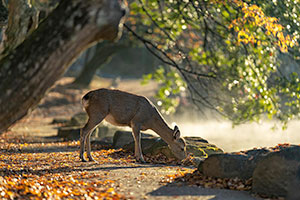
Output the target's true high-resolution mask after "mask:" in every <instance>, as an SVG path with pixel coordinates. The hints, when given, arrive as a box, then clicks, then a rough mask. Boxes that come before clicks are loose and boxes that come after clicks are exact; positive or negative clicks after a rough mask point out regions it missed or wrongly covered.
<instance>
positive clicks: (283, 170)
mask: <svg viewBox="0 0 300 200" xmlns="http://www.w3.org/2000/svg"><path fill="white" fill-rule="evenodd" d="M298 183H300V146H290V147H287V148H283V149H280V150H279V151H275V152H271V153H269V154H268V155H267V156H266V157H264V159H262V160H261V161H259V162H258V163H257V167H256V168H255V170H254V173H253V182H252V192H254V193H258V194H263V195H268V196H279V197H287V196H288V197H289V199H299V198H297V196H298V197H299V196H300V194H299V191H300V184H298ZM295 184H297V185H295Z"/></svg>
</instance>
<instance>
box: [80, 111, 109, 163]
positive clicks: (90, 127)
mask: <svg viewBox="0 0 300 200" xmlns="http://www.w3.org/2000/svg"><path fill="white" fill-rule="evenodd" d="M104 118H105V116H104V115H101V116H97V118H95V117H91V116H90V117H89V120H88V122H87V123H86V125H85V126H84V127H83V128H82V129H81V132H80V159H81V161H82V162H87V160H86V159H85V158H84V151H85V145H87V156H88V158H89V160H90V161H94V159H93V157H92V155H91V141H90V137H91V134H92V133H93V131H94V129H95V128H96V126H97V125H98V124H100V122H101V121H102V120H103V119H104Z"/></svg>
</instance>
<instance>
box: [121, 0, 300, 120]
mask: <svg viewBox="0 0 300 200" xmlns="http://www.w3.org/2000/svg"><path fill="white" fill-rule="evenodd" d="M274 2H275V3H274ZM281 3H282V4H286V5H287V6H286V7H289V6H291V8H289V9H288V11H284V9H285V7H284V8H281V7H280V9H281V11H280V9H279V8H277V7H276V5H277V4H276V1H240V0H226V1H218V0H208V1H204V0H203V1H202V0H197V1H188V0H185V1H177V0H171V1H145V0H138V1H136V2H133V3H132V4H130V7H131V16H132V17H133V18H137V17H138V18H140V19H142V20H143V24H144V27H143V30H146V31H144V33H143V34H138V33H137V32H136V31H135V29H138V28H139V27H138V26H136V27H134V26H132V24H129V25H128V26H127V25H126V28H127V29H128V30H130V31H131V32H132V33H133V35H135V36H136V37H137V38H139V39H140V40H141V41H142V42H143V43H144V44H145V46H146V47H147V48H148V49H149V50H150V51H151V52H152V53H153V54H154V55H155V56H157V57H158V58H159V59H160V60H161V61H163V62H164V63H165V64H166V65H169V66H171V67H173V68H174V69H176V70H177V72H179V73H180V75H181V77H182V78H183V79H184V81H185V82H186V83H187V88H188V91H189V93H190V99H191V100H192V101H193V102H194V103H195V104H196V105H198V107H200V108H203V107H207V108H210V109H213V110H215V111H216V112H218V113H220V114H222V115H224V116H226V117H227V118H229V119H231V120H232V121H233V123H234V124H240V123H243V122H246V121H249V120H251V121H253V120H254V121H258V120H259V119H260V118H261V117H262V116H265V115H267V116H268V117H269V118H273V117H275V118H277V119H280V120H281V121H282V122H283V123H284V124H286V122H287V121H288V120H290V119H292V118H294V117H297V116H296V114H297V115H298V113H299V112H298V109H296V108H298V107H299V103H298V100H299V96H297V95H296V94H297V93H296V91H297V90H298V88H299V83H298V82H297V81H298V74H295V73H294V74H293V76H292V77H290V78H289V79H286V78H282V76H280V73H278V72H279V71H280V68H281V66H280V59H279V55H280V54H281V53H287V52H288V50H290V51H292V50H293V52H295V51H298V52H299V47H298V45H297V44H298V43H297V40H298V39H299V32H298V31H297V30H299V20H298V18H297V17H296V18H294V17H295V16H298V14H299V13H298V12H299V2H298V1H294V2H293V3H289V4H288V2H285V1H282V2H280V4H281ZM292 4H293V5H292ZM277 9H278V11H277ZM271 10H272V12H271ZM275 10H276V11H275ZM289 11H291V13H292V14H288V15H287V14H286V13H288V12H289ZM274 16H276V17H277V16H278V18H275V17H274ZM283 18H284V19H285V20H282V19H283ZM286 18H287V19H286ZM291 21H293V22H294V23H293V25H291V24H289V26H290V28H285V27H289V26H288V24H287V23H290V22H291ZM129 22H131V19H129ZM291 27H293V29H292V28H291ZM164 77H165V76H162V78H164ZM278 80H280V81H281V82H280V83H281V84H277V83H279V82H278ZM287 80H288V81H287ZM289 87H292V88H295V93H294V95H293V96H292V97H291V98H290V97H289V95H290V94H289V95H285V98H282V97H283V95H284V94H283V93H284V91H288V90H287V89H288V88H289ZM160 93H161V94H160V95H161V96H164V97H165V99H167V98H166V97H170V96H171V95H172V88H171V87H165V88H164V92H160ZM285 93H289V92H285ZM162 99H163V98H162ZM287 102H288V104H287ZM162 106H163V103H162Z"/></svg>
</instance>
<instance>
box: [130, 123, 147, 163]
mask: <svg viewBox="0 0 300 200" xmlns="http://www.w3.org/2000/svg"><path fill="white" fill-rule="evenodd" d="M132 135H133V138H134V154H135V158H136V160H137V161H138V162H142V163H145V160H144V157H143V153H142V146H141V132H140V126H139V125H133V126H132Z"/></svg>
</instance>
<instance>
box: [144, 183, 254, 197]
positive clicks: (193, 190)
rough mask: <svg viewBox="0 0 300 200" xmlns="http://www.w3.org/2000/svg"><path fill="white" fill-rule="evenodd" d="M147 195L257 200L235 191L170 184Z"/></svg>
mask: <svg viewBox="0 0 300 200" xmlns="http://www.w3.org/2000/svg"><path fill="white" fill-rule="evenodd" d="M147 195H150V196H156V197H164V196H165V197H170V196H174V198H176V197H179V196H199V197H200V196H201V198H199V199H201V200H202V199H203V200H204V199H209V200H256V199H257V198H255V197H253V196H251V195H250V193H248V192H241V191H233V190H226V189H211V188H203V187H198V186H182V185H181V186H178V185H176V183H175V184H174V183H170V184H168V185H165V186H162V187H160V188H158V189H156V190H154V191H152V192H150V193H148V194H147Z"/></svg>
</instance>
